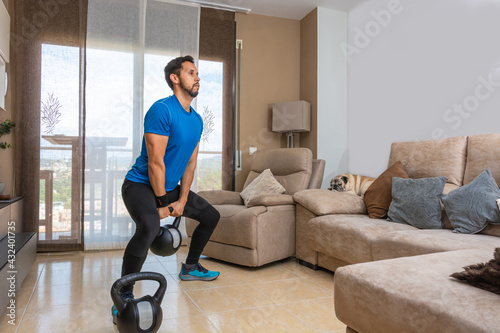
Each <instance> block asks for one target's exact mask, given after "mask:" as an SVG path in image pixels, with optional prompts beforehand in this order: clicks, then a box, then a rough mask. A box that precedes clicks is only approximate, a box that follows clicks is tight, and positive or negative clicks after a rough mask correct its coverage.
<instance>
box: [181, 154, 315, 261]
mask: <svg viewBox="0 0 500 333" xmlns="http://www.w3.org/2000/svg"><path fill="white" fill-rule="evenodd" d="M324 167H325V162H324V161H323V160H316V161H315V162H314V171H315V175H314V177H311V174H312V171H313V159H312V153H311V151H310V150H309V149H307V148H282V149H273V150H261V151H257V152H256V153H255V154H254V155H253V156H252V165H251V171H250V173H249V174H248V177H247V179H246V181H245V184H244V188H245V187H247V186H248V185H249V184H250V183H251V182H252V181H253V180H254V179H255V178H257V176H259V175H260V173H262V171H264V170H265V169H271V172H272V173H273V175H274V177H275V178H276V180H278V182H279V183H280V184H281V185H283V187H284V188H285V189H286V192H285V193H284V194H278V195H263V196H262V197H261V198H260V199H259V200H258V202H257V203H255V204H254V205H253V206H252V207H246V206H245V205H244V203H243V200H242V198H241V197H240V193H239V192H232V191H222V190H216V191H202V192H199V193H198V194H199V195H200V196H202V197H204V198H205V199H206V200H207V201H208V202H210V203H211V204H212V205H214V207H215V208H216V209H217V210H218V211H219V213H220V215H221V219H220V221H219V224H218V225H217V228H215V231H214V233H213V234H212V237H211V238H210V240H209V242H208V244H207V245H206V247H205V250H204V251H203V254H204V255H206V256H208V257H211V258H214V259H219V260H223V261H227V262H231V263H235V264H240V265H244V266H251V267H256V266H261V265H264V264H267V263H270V262H273V261H276V260H280V259H284V258H288V257H290V256H293V255H294V254H295V203H294V201H293V198H292V195H293V194H294V193H295V192H297V191H300V190H304V189H307V188H309V187H310V186H312V187H313V188H317V187H319V186H321V180H322V178H323V173H324ZM311 178H312V179H311ZM318 184H319V185H318ZM197 225H198V222H197V221H195V220H192V219H189V218H187V219H186V231H187V234H188V243H190V241H191V235H192V234H193V230H194V228H195V227H196V226H197Z"/></svg>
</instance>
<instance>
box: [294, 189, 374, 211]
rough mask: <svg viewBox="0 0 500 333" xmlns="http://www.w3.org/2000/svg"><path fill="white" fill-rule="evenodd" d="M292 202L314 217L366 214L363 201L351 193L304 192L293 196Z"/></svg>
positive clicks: (319, 190)
mask: <svg viewBox="0 0 500 333" xmlns="http://www.w3.org/2000/svg"><path fill="white" fill-rule="evenodd" d="M293 200H295V202H298V203H300V204H301V205H302V206H304V207H305V208H307V209H308V210H310V211H311V212H313V213H314V214H316V215H320V216H321V215H327V214H366V206H365V203H364V202H363V199H362V198H361V197H360V196H357V195H355V194H352V193H346V192H337V191H328V190H325V189H323V190H322V189H315V190H304V191H299V192H297V193H295V194H294V195H293Z"/></svg>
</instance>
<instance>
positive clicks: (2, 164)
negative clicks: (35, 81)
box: [0, 0, 15, 195]
mask: <svg viewBox="0 0 500 333" xmlns="http://www.w3.org/2000/svg"><path fill="white" fill-rule="evenodd" d="M2 1H3V3H4V5H5V7H6V8H7V11H8V12H9V15H10V22H11V26H12V8H13V7H14V0H2ZM10 58H11V59H10V60H11V61H12V54H11V57H10ZM6 69H7V75H8V79H9V88H8V89H7V96H6V97H5V109H6V110H7V112H4V111H0V122H3V121H4V120H6V119H12V120H14V116H15V115H14V113H13V112H12V102H11V101H12V97H11V96H12V89H10V87H13V86H14V84H13V83H14V75H11V74H12V73H11V71H10V66H9V64H7V66H6ZM14 132H15V129H14ZM0 141H5V142H8V143H10V144H11V145H12V144H13V143H14V135H13V134H10V135H4V136H2V137H1V138H0ZM0 182H2V183H6V187H5V191H4V192H3V194H10V195H12V194H13V188H12V187H13V183H14V148H13V147H12V146H11V147H10V148H8V149H0Z"/></svg>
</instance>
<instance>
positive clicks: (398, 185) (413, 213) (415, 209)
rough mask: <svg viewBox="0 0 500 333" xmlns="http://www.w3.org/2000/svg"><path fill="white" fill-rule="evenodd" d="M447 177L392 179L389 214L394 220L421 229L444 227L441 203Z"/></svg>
mask: <svg viewBox="0 0 500 333" xmlns="http://www.w3.org/2000/svg"><path fill="white" fill-rule="evenodd" d="M446 180H447V178H446V177H444V176H442V177H435V178H421V179H411V178H398V177H394V178H393V179H392V202H391V205H390V206H389V212H388V213H387V215H388V216H389V219H390V220H391V221H394V222H399V223H406V224H409V225H412V226H414V227H416V228H419V229H442V228H443V225H442V223H441V204H440V202H439V196H440V195H441V194H442V193H443V189H444V185H445V183H446Z"/></svg>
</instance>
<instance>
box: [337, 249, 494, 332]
mask: <svg viewBox="0 0 500 333" xmlns="http://www.w3.org/2000/svg"><path fill="white" fill-rule="evenodd" d="M492 251H493V248H491V249H489V250H466V251H453V252H446V253H435V254H429V255H424V256H417V257H407V258H398V259H394V260H386V261H378V262H371V263H364V264H359V265H351V266H347V267H341V268H339V269H337V270H336V272H335V280H334V284H335V285H334V288H335V313H336V315H337V317H338V318H339V319H340V320H341V321H342V322H344V323H345V324H346V325H348V326H349V327H351V328H353V329H354V330H356V331H358V332H385V333H393V332H397V333H399V332H415V333H416V332H453V333H469V332H484V333H486V332H498V331H499V330H498V327H499V326H498V306H499V296H498V295H496V294H493V293H490V292H488V291H485V290H481V289H477V288H474V287H472V286H470V285H467V284H464V283H461V282H459V281H455V280H454V279H452V278H450V274H452V273H454V272H456V271H457V270H459V269H460V268H461V267H463V266H465V265H468V264H470V263H475V262H481V261H488V260H489V259H491V253H492Z"/></svg>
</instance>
